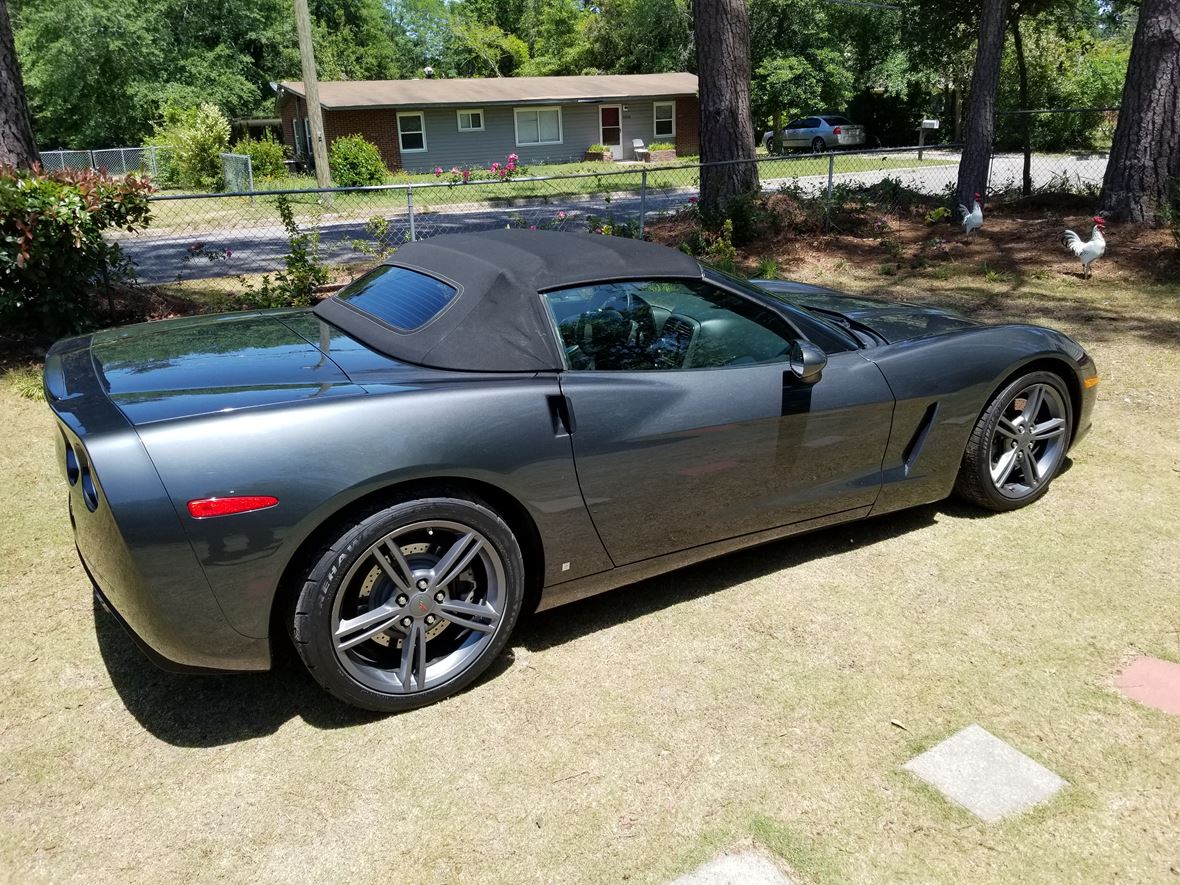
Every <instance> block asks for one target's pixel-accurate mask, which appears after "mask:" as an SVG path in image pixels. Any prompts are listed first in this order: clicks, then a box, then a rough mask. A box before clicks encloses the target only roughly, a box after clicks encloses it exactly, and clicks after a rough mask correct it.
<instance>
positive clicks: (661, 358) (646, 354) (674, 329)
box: [545, 280, 797, 371]
mask: <svg viewBox="0 0 1180 885" xmlns="http://www.w3.org/2000/svg"><path fill="white" fill-rule="evenodd" d="M545 301H546V304H547V305H548V307H549V310H550V312H551V314H552V316H553V319H554V322H555V323H556V324H557V329H558V333H559V334H560V336H561V341H562V344H563V345H564V347H565V352H566V359H567V362H568V365H569V367H570V368H571V369H581V370H587V369H591V370H594V369H596V370H629V371H642V370H661V369H663V370H667V369H712V368H720V367H723V366H739V365H755V364H758V363H770V362H778V361H783V360H786V359H788V358H789V354H790V350H791V342H792V341H793V339H794V338H795V337H797V336H796V334H795V333H794V331H793V330H792V329H791V327H790V326H789V324H787V323H786V322H785V321H784V320H783V319H782V318H781V317H779V316H778V315H776V314H775V313H773V312H772V311H770V310H767V309H766V308H764V307H762V306H760V305H758V304H756V303H754V302H752V301H748V300H747V299H745V298H742V297H741V296H739V295H735V294H733V293H730V292H726V291H724V290H722V289H718V288H716V287H715V286H711V285H709V284H708V283H703V282H696V281H683V280H648V281H630V282H615V283H601V284H597V285H592V286H580V287H577V288H572V289H562V290H558V291H554V292H549V293H546V295H545Z"/></svg>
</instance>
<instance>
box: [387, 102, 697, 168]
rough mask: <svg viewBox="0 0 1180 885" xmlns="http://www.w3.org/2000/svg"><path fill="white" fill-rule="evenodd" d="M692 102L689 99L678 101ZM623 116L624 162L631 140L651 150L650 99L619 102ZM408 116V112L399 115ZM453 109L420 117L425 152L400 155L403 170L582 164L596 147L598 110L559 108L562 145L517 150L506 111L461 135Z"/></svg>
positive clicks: (492, 109)
mask: <svg viewBox="0 0 1180 885" xmlns="http://www.w3.org/2000/svg"><path fill="white" fill-rule="evenodd" d="M680 100H681V101H695V99H694V98H688V99H680ZM618 104H621V105H624V106H625V107H626V108H627V110H625V111H623V114H622V128H623V132H622V139H623V148H624V150H623V159H627V160H631V159H634V158H635V155H634V152H633V151H632V149H631V142H632V139H635V138H641V139H643V143H644V144H650V143H651V142H652V141H653V140H654V139H653V135H652V127H653V125H654V122H653V116H652V114H653V112H652V100H651V99H650V98H638V99H636V98H633V99H627V100H626V101H620V102H618ZM405 110H411V109H409V108H406V109H403V112H404V111H405ZM456 110H457V109H456V108H428V109H426V112H425V124H426V148H427V149H426V151H425V152H424V153H404V154H402V166H403V168H405V169H406V170H408V171H411V172H422V171H430V170H432V169H434V168H435V167H436V166H441V167H442V168H443V169H444V170H448V171H449V170H450V169H451V167H453V166H458V167H460V168H462V167H463V166H471V167H482V168H487V167H489V166H490V165H491V164H492V163H494V162H499V163H503V162H504V159H505V158H506V157H507V156H508V155H509V154H513V153H515V154H517V155H518V156H519V157H520V162H521V163H522V164H523V165H526V166H527V165H537V164H541V163H565V162H571V161H577V160H581V159H582V156H583V154H584V153H585V151H586V148H587V147H589V146H590V145H592V144H594V143H595V142H597V141H598V140H599V139H600V137H601V135H600V132H599V128H598V105H597V104H589V103H587V104H572V105H569V104H567V105H562V106H561V123H562V143H561V144H545V145H535V146H517V144H516V130H515V125H514V119H513V113H512V112H513V109H512V108H511V107H505V106H498V105H489V106H486V107H483V108H481V110H482V111H483V113H484V130H483V131H482V132H460V131H459V122H458V117H457V115H456Z"/></svg>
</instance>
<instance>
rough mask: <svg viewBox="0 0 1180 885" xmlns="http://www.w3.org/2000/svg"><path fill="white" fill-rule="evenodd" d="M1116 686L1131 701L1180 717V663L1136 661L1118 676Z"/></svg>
mask: <svg viewBox="0 0 1180 885" xmlns="http://www.w3.org/2000/svg"><path fill="white" fill-rule="evenodd" d="M1114 685H1115V688H1117V689H1118V690H1119V691H1121V692H1122V693H1123V694H1125V695H1126V696H1127V697H1129V698H1131V699H1132V700H1135V701H1138V702H1139V703H1141V704H1146V705H1147V706H1149V707H1155V708H1156V709H1157V710H1163V711H1164V712H1165V713H1172V714H1173V715H1176V716H1180V664H1173V663H1172V662H1171V661H1164V660H1160V659H1159V658H1152V657H1141V658H1136V659H1135V660H1134V661H1132V662H1131V663H1130V664H1129V665H1128V666H1127V667H1126V668H1125V669H1124V670H1123V672H1122V673H1120V674H1119V675H1118V676H1116V677H1115V679H1114Z"/></svg>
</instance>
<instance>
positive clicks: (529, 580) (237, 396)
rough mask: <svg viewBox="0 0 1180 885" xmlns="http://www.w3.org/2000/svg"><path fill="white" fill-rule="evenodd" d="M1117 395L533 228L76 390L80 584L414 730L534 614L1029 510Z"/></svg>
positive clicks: (121, 343) (1084, 372)
mask: <svg viewBox="0 0 1180 885" xmlns="http://www.w3.org/2000/svg"><path fill="white" fill-rule="evenodd" d="M1097 382H1098V377H1097V375H1096V373H1095V369H1094V364H1093V362H1092V361H1091V359H1090V357H1089V356H1087V355H1086V353H1085V351H1084V350H1083V349H1082V348H1081V347H1079V346H1078V345H1077V344H1076V343H1075V342H1074V341H1072V340H1071V339H1069V338H1068V337H1066V336H1065V335H1062V334H1060V333H1058V332H1055V331H1052V330H1050V329H1043V328H1038V327H1036V326H1024V325H1008V326H987V325H981V324H979V323H975V322H972V321H971V320H968V319H966V318H964V317H961V316H958V315H955V314H953V313H950V312H946V311H941V310H935V309H931V308H926V307H916V306H912V305H897V304H886V303H883V302H879V301H873V300H869V299H864V298H852V297H848V296H844V295H840V294H839V293H836V292H832V291H830V290H825V289H819V288H814V287H808V286H802V285H798V284H794V283H783V282H760V283H756V284H750V283H746V282H742V281H738V280H735V279H733V278H731V277H729V276H726V275H723V274H720V273H718V272H716V271H713V270H710V269H708V268H705V267H702V266H701V265H700V264H699V263H698V262H697V261H696V260H695V259H693V258H691V257H689V256H687V255H685V254H683V253H681V252H678V251H675V250H672V249H667V248H664V247H662V246H657V245H653V244H650V243H644V242H638V241H634V240H622V239H614V238H609V237H599V236H591V235H577V234H564V233H555V232H548V231H540V232H529V231H517V230H503V231H499V232H496V233H490V234H483V235H454V236H440V237H436V238H434V239H430V240H426V241H422V242H417V243H412V244H410V245H407V246H404V247H403V248H401V249H400V250H399V251H398V252H397V254H396V255H394V256H393V257H392V258H391V259H390V260H388V261H386V262H385V263H384V264H383V265H381V266H379V267H377V268H376V269H375V270H373V271H371V272H369V273H368V274H366V275H365V276H363V277H361V278H360V279H358V280H357V281H356V282H355V283H353V284H352V285H350V286H348V287H347V288H345V289H343V290H342V291H341V292H340V293H339V294H338V295H336V296H335V297H332V298H330V299H328V300H326V301H324V302H322V303H320V304H319V305H317V306H316V307H315V308H314V309H305V310H280V311H264V312H250V313H238V314H228V315H222V316H212V317H196V318H185V319H177V320H168V321H164V322H156V323H149V324H145V325H139V326H131V327H128V328H122V329H114V330H109V331H104V332H97V333H95V334H93V335H85V336H81V337H77V338H71V339H67V340H64V341H61V342H59V343H58V344H57V345H55V346H54V348H53V349H52V350H51V351H50V354H49V357H48V360H47V362H46V367H45V389H46V393H47V398H48V401H49V403H50V404H51V406H52V408H53V411H54V412H55V414H56V416H57V418H58V428H59V431H60V432H59V433H58V434H57V444H58V454H59V456H60V463H61V465H62V469H63V472H64V475H65V478H66V481H67V482H68V489H69V511H70V520H71V522H72V524H73V527H74V533H75V537H76V539H77V545H78V552H79V555H80V556H81V559H82V562H83V565H84V566H85V568H86V570H87V573H88V574H89V575H90V577H91V578H92V580H93V582H94V585H95V589H96V592H97V593H98V595H99V598H100V600H101V601H102V602H103V604H104V605H106V606H107V607H108V608H109V610H111V611H112V612H114V613H116V616H117V617H118V618H119V620H120V621H121V622H122V623H123V624H124V626H125V627H126V628H127V629H128V631H129V632H130V633H131V635H132V636H133V637H134V638H135V639H136V640H137V641H138V643H139V644H140V646H141V647H142V648H143V649H144V650H145V651H146V652H147V653H148V655H149V657H152V658H153V659H154V660H156V661H157V663H161V664H162V665H164V666H168V667H172V668H180V669H189V670H192V669H196V670H206V671H207V670H263V669H266V668H268V667H269V666H270V664H271V657H272V650H273V648H274V646H275V645H276V644H277V643H280V642H285V641H287V638H286V637H290V640H292V641H293V642H294V646H295V648H296V649H297V650H298V653H299V655H300V657H301V658H302V660H303V661H304V662H305V664H306V665H307V668H308V669H309V670H310V672H311V673H312V675H313V676H314V677H315V678H316V679H317V680H318V681H319V682H320V683H321V684H322V685H323V686H324V688H326V689H327V690H328V691H330V692H331V693H332V694H334V695H336V696H337V697H339V698H341V699H343V700H345V701H347V702H349V703H351V704H355V705H357V706H361V707H366V708H369V709H373V710H382V711H392V710H403V709H407V708H410V707H414V706H418V705H421V704H425V703H429V702H432V701H435V700H437V699H439V698H442V697H446V696H447V695H450V694H452V693H454V692H456V691H458V690H460V689H462V688H463V687H464V686H466V685H468V684H469V683H471V682H472V680H474V679H475V678H477V677H478V676H479V674H480V673H481V672H483V671H484V670H485V669H486V668H487V667H488V665H489V664H490V663H491V661H492V660H493V659H494V658H495V657H496V656H497V655H499V654H500V652H501V651H502V650H503V648H504V647H505V644H506V643H507V642H508V639H509V634H510V633H511V632H512V629H513V626H514V625H515V624H516V622H517V619H518V618H519V616H520V615H521V612H522V611H524V610H526V609H537V608H542V609H544V608H550V607H553V606H556V605H560V604H562V603H565V602H569V601H571V600H575V599H579V598H581V597H584V596H587V595H589V594H592V593H598V592H600V591H603V590H608V589H611V588H614V587H618V586H621V585H623V584H628V583H631V582H633V581H637V580H639V579H642V578H645V577H648V576H651V575H655V574H658V573H661V572H665V571H668V570H670V569H674V568H677V567H679V566H683V565H685V564H688V563H691V562H695V561H698V560H701V559H704V558H707V557H710V556H715V555H718V554H721V553H725V552H727V551H731V550H735V549H738V548H742V547H748V546H751V545H754V544H761V543H763V542H766V541H770V540H774V539H777V538H782V537H784V536H787V535H792V534H796V533H799V532H805V531H809V530H811V529H816V528H819V527H821V526H827V525H832V524H835V523H840V522H844V521H847V520H852V519H859V518H862V517H866V516H869V515H875V514H881V513H888V512H889V511H893V510H898V509H899V508H903V507H912V506H914V505H917V504H925V503H928V502H932V501H938V500H940V499H942V498H944V497H946V496H947V495H949V494H950V493H951V492H952V491H955V492H957V493H958V494H959V495H960V496H961V497H963V498H964V499H966V500H967V501H971V502H974V503H975V504H978V505H980V506H982V507H985V508H989V509H991V510H1010V509H1014V508H1017V507H1021V506H1024V505H1026V504H1029V503H1031V502H1033V501H1035V500H1036V499H1037V498H1039V497H1040V496H1041V495H1043V494H1045V492H1046V490H1047V489H1048V486H1049V483H1050V481H1051V480H1052V479H1053V477H1054V476H1055V475H1056V474H1057V473H1058V471H1059V470H1060V468H1061V466H1062V463H1063V461H1064V459H1065V455H1066V452H1067V450H1068V449H1069V447H1070V446H1071V445H1072V444H1073V443H1075V442H1076V441H1077V440H1078V439H1079V438H1080V437H1081V435H1082V434H1083V433H1084V432H1085V431H1086V430H1087V429H1088V428H1089V425H1090V414H1091V410H1092V407H1093V404H1094V399H1095V393H1096V390H1095V385H1096V384H1097Z"/></svg>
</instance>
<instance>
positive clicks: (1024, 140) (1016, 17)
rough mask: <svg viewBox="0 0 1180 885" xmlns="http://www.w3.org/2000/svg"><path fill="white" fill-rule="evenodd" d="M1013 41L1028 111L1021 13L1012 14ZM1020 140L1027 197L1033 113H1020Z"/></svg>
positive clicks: (1022, 98) (1022, 102)
mask: <svg viewBox="0 0 1180 885" xmlns="http://www.w3.org/2000/svg"><path fill="white" fill-rule="evenodd" d="M1012 42H1013V45H1014V48H1015V50H1016V71H1017V73H1018V74H1019V77H1020V109H1021V110H1022V111H1026V112H1027V111H1028V110H1029V106H1028V64H1027V62H1026V61H1025V58H1024V38H1023V37H1021V35H1020V13H1019V12H1018V11H1017V12H1013V14H1012ZM1020 140H1021V144H1022V146H1023V147H1024V178H1023V180H1022V182H1021V185H1020V192H1021V193H1022V194H1024V195H1025V196H1026V197H1027V196H1029V195H1030V194H1031V193H1032V114H1029V113H1023V114H1021V115H1020Z"/></svg>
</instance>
